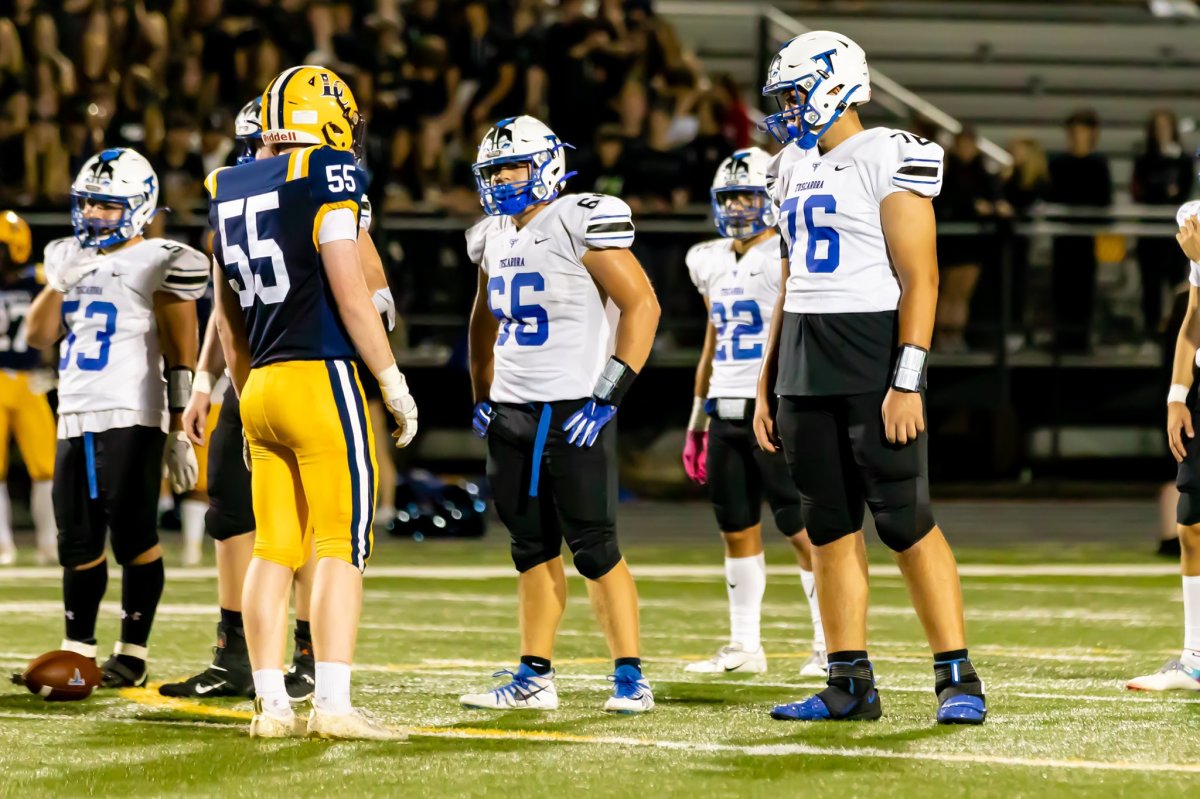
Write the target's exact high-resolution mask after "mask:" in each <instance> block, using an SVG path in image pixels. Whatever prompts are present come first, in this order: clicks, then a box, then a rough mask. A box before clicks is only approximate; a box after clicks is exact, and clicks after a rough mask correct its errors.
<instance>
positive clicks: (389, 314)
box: [371, 288, 396, 331]
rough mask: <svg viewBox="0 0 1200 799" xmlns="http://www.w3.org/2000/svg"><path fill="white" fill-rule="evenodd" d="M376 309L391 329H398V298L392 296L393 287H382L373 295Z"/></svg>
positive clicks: (372, 298) (372, 299)
mask: <svg viewBox="0 0 1200 799" xmlns="http://www.w3.org/2000/svg"><path fill="white" fill-rule="evenodd" d="M371 302H372V303H373V304H374V305H375V310H376V311H378V312H379V315H380V316H382V317H383V319H384V324H385V325H386V326H387V329H388V330H389V331H392V330H395V329H396V300H395V298H393V297H392V290H391V289H386V288H385V289H380V290H379V291H377V292H375V293H374V294H372V295H371Z"/></svg>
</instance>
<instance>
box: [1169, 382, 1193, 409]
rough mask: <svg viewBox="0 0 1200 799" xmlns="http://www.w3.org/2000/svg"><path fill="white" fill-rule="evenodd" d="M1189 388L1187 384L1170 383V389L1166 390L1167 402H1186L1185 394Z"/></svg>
mask: <svg viewBox="0 0 1200 799" xmlns="http://www.w3.org/2000/svg"><path fill="white" fill-rule="evenodd" d="M1188 391H1190V389H1189V388H1188V387H1187V386H1184V385H1180V384H1179V383H1172V384H1171V390H1170V391H1168V392H1167V404H1168V405H1170V404H1171V403H1172V402H1187V395H1188Z"/></svg>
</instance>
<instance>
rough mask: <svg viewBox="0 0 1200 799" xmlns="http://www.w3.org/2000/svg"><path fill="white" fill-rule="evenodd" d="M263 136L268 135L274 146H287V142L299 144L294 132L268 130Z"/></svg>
mask: <svg viewBox="0 0 1200 799" xmlns="http://www.w3.org/2000/svg"><path fill="white" fill-rule="evenodd" d="M264 135H269V136H270V137H271V139H272V140H273V141H274V142H275V143H276V144H287V143H288V142H294V143H299V141H300V139H298V138H297V137H296V132H295V131H294V130H268V131H265V133H264Z"/></svg>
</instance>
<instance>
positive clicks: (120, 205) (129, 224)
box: [71, 189, 149, 250]
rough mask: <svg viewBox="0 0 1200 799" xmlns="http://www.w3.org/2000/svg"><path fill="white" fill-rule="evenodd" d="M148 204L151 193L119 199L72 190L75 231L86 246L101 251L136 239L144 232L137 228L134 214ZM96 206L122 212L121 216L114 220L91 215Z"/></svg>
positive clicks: (72, 223) (72, 212) (72, 216)
mask: <svg viewBox="0 0 1200 799" xmlns="http://www.w3.org/2000/svg"><path fill="white" fill-rule="evenodd" d="M148 201H149V196H148V193H147V194H145V195H140V196H137V197H117V196H114V195H108V194H99V193H96V192H85V191H79V190H77V189H72V190H71V225H72V226H73V227H74V228H75V238H76V239H78V240H79V243H80V244H81V245H83V246H84V247H96V248H97V249H101V250H103V249H107V248H109V247H113V246H115V245H117V244H121V243H122V242H126V241H129V240H130V239H132V238H135V237H136V236H138V235H139V234H140V233H141V230H138V229H137V227H136V223H135V222H134V218H133V217H134V214H135V213H136V212H137V210H138V209H139V208H141V207H142V205H144V204H145V203H146V202H148ZM94 205H95V206H108V207H111V208H112V209H113V210H120V212H121V215H120V216H119V217H116V218H113V219H107V218H103V217H99V216H95V215H89V214H88V213H87V211H88V209H89V206H94Z"/></svg>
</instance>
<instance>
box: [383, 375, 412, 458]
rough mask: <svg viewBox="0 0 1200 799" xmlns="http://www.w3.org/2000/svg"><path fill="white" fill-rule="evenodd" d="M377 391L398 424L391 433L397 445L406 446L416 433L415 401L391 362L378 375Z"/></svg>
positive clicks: (402, 376)
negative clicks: (395, 429) (381, 395)
mask: <svg viewBox="0 0 1200 799" xmlns="http://www.w3.org/2000/svg"><path fill="white" fill-rule="evenodd" d="M379 391H380V393H381V394H383V404H384V405H386V406H387V409H388V411H389V412H390V413H391V414H392V416H393V417H395V419H396V424H398V425H399V426H400V429H399V430H397V431H396V432H395V433H393V434H392V435H393V436H394V437H395V439H396V446H397V447H407V446H408V445H409V442H411V441H412V440H413V436H415V435H416V434H417V403H416V401H415V400H413V398H412V394H409V393H408V382H407V381H406V380H405V379H404V375H403V374H401V373H400V369H399V368H398V367H397V366H396V365H395V364H393V365H392V366H389V367H388V368H387V369H386V370H384V372H383V374H381V375H380V376H379Z"/></svg>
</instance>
